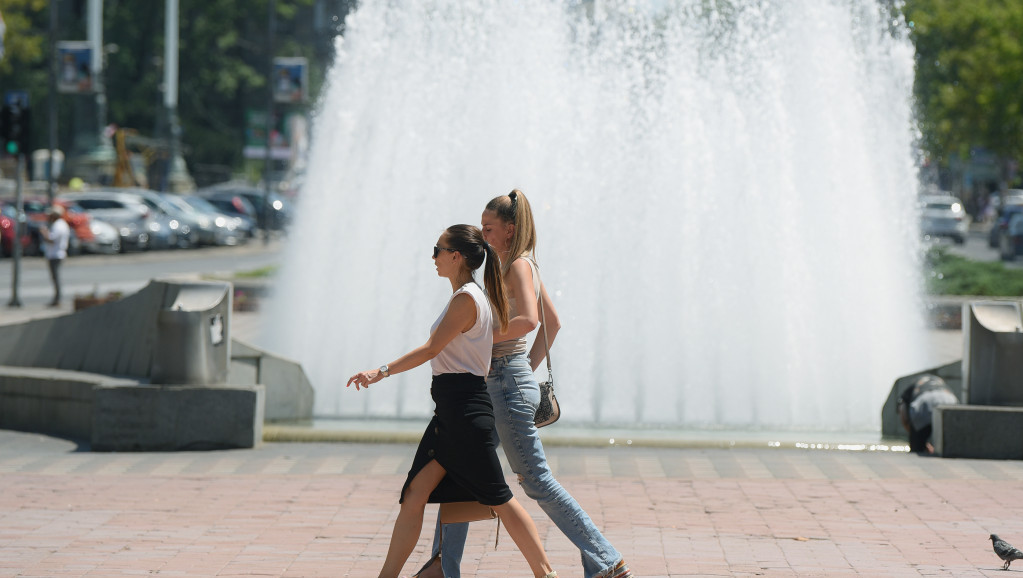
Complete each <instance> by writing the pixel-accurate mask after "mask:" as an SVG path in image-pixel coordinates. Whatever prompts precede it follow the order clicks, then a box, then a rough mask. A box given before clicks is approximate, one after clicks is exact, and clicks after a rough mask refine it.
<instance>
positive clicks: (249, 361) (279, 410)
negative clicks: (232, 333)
mask: <svg viewBox="0 0 1023 578" xmlns="http://www.w3.org/2000/svg"><path fill="white" fill-rule="evenodd" d="M228 382H230V383H235V384H252V385H255V384H260V385H263V386H264V387H266V415H265V416H264V417H265V419H266V421H270V422H273V421H299V420H307V419H312V417H313V398H314V397H315V396H316V393H315V391H314V390H313V386H312V384H311V383H309V378H308V377H306V374H305V370H303V369H302V365H301V364H300V363H298V362H297V361H292V360H290V359H286V358H284V357H281V356H279V355H275V354H273V353H270V352H268V351H265V350H262V349H259V348H258V347H255V346H253V345H250V344H248V343H244V342H242V341H238V340H237V339H235V340H233V341H232V343H231V368H230V372H229V377H228Z"/></svg>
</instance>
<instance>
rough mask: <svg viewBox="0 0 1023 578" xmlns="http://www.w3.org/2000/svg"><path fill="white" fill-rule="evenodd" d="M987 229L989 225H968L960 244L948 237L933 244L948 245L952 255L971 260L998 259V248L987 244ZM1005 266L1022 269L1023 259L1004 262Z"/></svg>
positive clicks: (988, 229)
mask: <svg viewBox="0 0 1023 578" xmlns="http://www.w3.org/2000/svg"><path fill="white" fill-rule="evenodd" d="M989 231H990V225H976V224H975V225H973V226H971V227H970V233H969V235H968V236H967V237H966V242H965V243H963V244H962V245H956V244H955V243H953V242H951V241H950V240H948V239H941V240H938V241H935V244H939V245H943V246H945V247H948V248H949V251H950V252H951V253H952V254H953V255H959V256H961V257H965V258H967V259H970V260H971V261H999V260H1000V257H999V256H998V249H992V248H991V247H989V246H988V244H987V241H988V232H989ZM1005 266H1006V267H1011V268H1014V269H1023V259H1019V258H1017V259H1016V260H1015V261H1012V262H1007V263H1005Z"/></svg>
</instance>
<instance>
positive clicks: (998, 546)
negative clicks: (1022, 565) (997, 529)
mask: <svg viewBox="0 0 1023 578" xmlns="http://www.w3.org/2000/svg"><path fill="white" fill-rule="evenodd" d="M990 540H991V545H992V546H993V547H994V549H995V554H998V557H999V558H1001V559H1002V560H1005V565H1003V566H1002V570H1008V569H1009V564H1012V561H1013V560H1021V559H1023V552H1020V551H1019V550H1018V549H1017V548H1016V547H1015V546H1013V545H1012V544H1010V543H1008V542H1006V541H1005V540H1002V539H1001V538H999V537H998V534H991V538H990Z"/></svg>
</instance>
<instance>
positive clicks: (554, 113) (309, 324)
mask: <svg viewBox="0 0 1023 578" xmlns="http://www.w3.org/2000/svg"><path fill="white" fill-rule="evenodd" d="M711 4H714V5H716V6H717V9H715V10H711V9H708V8H707V6H708V5H711ZM337 50H338V53H337V59H336V64H335V66H334V67H333V68H332V69H331V71H330V73H329V78H328V83H327V86H326V88H325V90H324V94H323V95H322V96H321V99H320V103H319V112H318V114H317V116H316V121H315V128H314V133H313V147H312V154H311V158H310V163H309V175H308V179H307V183H306V186H305V189H304V191H303V198H302V208H301V211H300V213H299V216H298V219H297V222H296V224H295V225H296V226H295V228H294V234H293V236H292V237H291V240H290V242H289V248H288V257H287V260H286V264H285V266H284V268H283V270H282V272H281V276H280V279H279V287H278V292H277V298H276V300H275V303H274V304H273V308H272V311H271V313H272V323H271V325H270V328H271V330H272V331H270V332H268V334H267V337H266V342H267V344H268V345H270V346H272V347H274V348H275V349H276V350H278V351H281V352H282V353H286V354H289V355H291V356H293V357H295V358H296V359H298V360H300V361H301V362H302V364H303V365H304V367H305V369H306V371H307V373H308V374H309V377H310V379H311V380H312V381H313V383H314V385H315V387H316V390H317V391H316V395H317V400H316V413H317V414H318V415H339V416H388V417H420V416H426V415H428V414H429V412H430V411H431V410H432V402H431V401H430V399H429V392H428V389H429V387H428V382H429V370H428V368H420V369H418V370H415V371H413V372H409V373H407V374H403V375H400V376H396V377H394V378H391V379H389V380H387V381H385V382H383V383H381V384H380V385H377V386H374V387H373V388H372V389H371V390H370V391H369V392H361V393H358V394H357V393H356V392H354V391H346V390H345V389H344V387H343V386H344V382H345V380H346V378H347V377H348V376H349V375H351V374H352V373H354V372H355V371H357V370H361V369H367V368H371V367H375V366H378V365H380V364H382V363H385V362H387V361H390V360H392V359H394V358H395V357H396V356H397V355H399V354H401V353H403V352H404V351H407V350H408V349H410V348H412V347H414V346H416V345H419V344H421V343H422V342H424V341H425V339H426V337H427V332H428V329H429V326H430V323H431V322H432V321H433V319H434V318H435V316H436V315H437V313H438V312H439V311H440V309H441V308H442V307H443V304H444V302H445V300H446V299H447V296H448V294H449V288H448V287H447V283H446V282H445V281H443V280H440V279H437V278H436V274H435V271H434V268H433V263H432V261H431V259H430V249H431V247H432V246H433V244H434V242H435V241H436V239H437V237H438V236H439V235H440V233H441V232H442V231H443V229H444V228H445V227H446V226H448V225H451V224H454V223H460V222H467V223H479V218H480V213H481V212H482V208H483V205H484V204H485V203H486V201H487V200H489V199H490V198H491V197H493V196H495V195H498V194H503V193H506V192H508V191H509V190H511V189H512V188H514V187H518V188H521V189H522V190H524V191H525V193H526V194H527V195H528V196H529V197H530V200H531V201H532V204H533V207H534V210H535V211H536V218H537V224H538V230H539V240H540V248H539V251H538V258H539V262H540V266H541V273H542V275H543V277H544V281H545V283H546V284H547V287H548V289H549V290H550V291H551V292H552V294H553V295H554V298H555V300H556V304H557V305H558V307H559V311H560V313H561V315H562V317H563V321H564V329H563V331H562V333H561V334H560V335H559V336H558V340H557V345H556V347H555V349H554V351H553V354H552V357H553V360H554V366H555V373H556V379H557V382H558V385H559V397H560V398H561V399H562V405H563V407H564V408H565V414H564V419H565V420H566V421H570V422H571V421H576V422H583V423H591V424H633V423H636V422H639V423H644V424H672V425H684V426H687V427H704V426H706V427H744V428H818V429H836V428H837V429H859V428H876V427H877V426H878V424H879V413H880V406H881V403H882V402H883V399H884V397H885V395H886V394H887V391H888V388H889V387H890V386H891V383H892V381H893V380H894V379H895V378H896V377H897V376H898V375H900V374H902V373H908V372H910V371H913V370H915V369H917V368H919V367H920V366H921V362H922V361H923V356H922V352H921V347H920V343H921V341H922V338H923V329H922V324H921V322H920V319H919V318H918V317H919V316H918V311H919V306H918V297H917V285H916V283H917V281H916V271H917V265H916V251H917V244H916V241H915V234H916V230H915V227H916V225H915V219H914V216H913V202H914V196H915V193H916V172H915V169H914V163H913V161H912V158H913V156H912V153H913V140H914V131H913V118H912V114H911V103H910V94H911V86H912V73H913V50H912V46H911V44H910V43H909V42H908V40H907V39H906V38H905V37H904V30H903V29H902V25H901V22H900V21H899V20H898V19H895V20H892V17H891V15H890V14H889V13H888V12H887V9H886V8H884V7H883V6H879V5H878V4H877V3H875V2H873V1H871V0H745V1H739V0H736V1H734V2H718V3H707V2H704V1H702V0H678V1H675V2H670V1H669V2H656V1H653V0H651V2H650V4H644V3H642V2H628V1H620V2H593V3H589V2H584V3H581V4H568V5H566V4H564V3H562V2H557V1H553V0H521V1H518V2H503V1H499V0H479V1H474V2H467V1H466V0H422V1H415V2H412V1H389V2H388V1H383V0H363V2H361V5H360V8H359V10H358V11H357V12H356V13H354V14H353V15H351V16H350V17H349V20H348V22H347V34H346V38H345V40H344V42H343V44H342V43H341V42H339V43H338V49H337Z"/></svg>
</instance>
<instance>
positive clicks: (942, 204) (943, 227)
mask: <svg viewBox="0 0 1023 578" xmlns="http://www.w3.org/2000/svg"><path fill="white" fill-rule="evenodd" d="M969 228H970V220H969V217H968V216H967V215H966V210H965V209H963V203H962V201H960V200H959V199H957V198H955V197H953V196H952V195H923V196H921V197H920V234H921V235H923V236H924V237H925V238H936V237H950V238H951V239H952V240H953V241H955V242H956V244H957V245H961V244H963V243H964V242H966V234H967V231H968V230H969Z"/></svg>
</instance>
